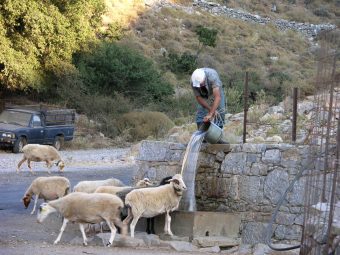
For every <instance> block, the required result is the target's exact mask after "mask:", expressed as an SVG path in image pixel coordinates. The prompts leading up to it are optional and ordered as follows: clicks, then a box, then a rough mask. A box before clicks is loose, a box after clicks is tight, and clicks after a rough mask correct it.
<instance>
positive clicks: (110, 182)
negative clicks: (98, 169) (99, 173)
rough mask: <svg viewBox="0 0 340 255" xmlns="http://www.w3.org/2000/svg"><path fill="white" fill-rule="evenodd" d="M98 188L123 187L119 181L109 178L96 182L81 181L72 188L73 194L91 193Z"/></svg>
mask: <svg viewBox="0 0 340 255" xmlns="http://www.w3.org/2000/svg"><path fill="white" fill-rule="evenodd" d="M100 186H117V187H122V186H125V185H124V183H122V182H121V181H120V180H118V179H115V178H110V179H106V180H96V181H81V182H78V184H77V185H76V186H74V188H73V191H74V192H85V193H93V192H95V191H96V189H97V188H98V187H100Z"/></svg>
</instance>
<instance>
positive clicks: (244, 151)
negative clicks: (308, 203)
mask: <svg viewBox="0 0 340 255" xmlns="http://www.w3.org/2000/svg"><path fill="white" fill-rule="evenodd" d="M185 149H186V146H185V145H183V144H177V143H167V142H156V141H143V142H142V143H141V144H140V148H139V154H138V156H137V158H136V159H137V163H138V166H139V170H138V174H137V175H136V176H135V178H136V180H137V179H139V178H142V177H149V178H151V179H153V180H160V179H162V178H163V177H165V176H169V175H173V174H175V173H180V172H181V165H182V160H183V156H184V152H185ZM307 155H308V149H307V147H303V146H294V145H288V144H243V145H242V144H240V145H231V146H229V145H209V144H203V145H202V148H201V152H200V155H199V165H198V169H197V174H196V185H195V187H196V201H197V208H198V210H200V211H221V212H229V213H230V212H231V213H237V214H240V215H241V216H242V221H241V222H242V223H241V225H240V237H241V238H242V242H243V243H246V244H255V243H264V242H265V236H266V234H265V233H266V228H267V225H268V222H269V221H270V218H271V215H272V212H273V211H274V209H275V207H276V205H277V202H278V200H279V199H280V197H281V195H282V194H283V193H284V192H285V191H286V189H287V187H288V186H289V184H290V182H291V181H292V180H293V179H294V178H295V176H296V174H297V172H298V171H299V170H300V169H301V168H306V165H307ZM305 179H306V177H304V176H303V177H301V178H300V180H299V181H298V182H296V184H295V185H294V188H293V191H292V192H291V193H288V196H287V198H288V201H287V203H284V204H283V206H281V207H280V210H279V213H278V216H277V219H276V222H275V225H274V227H273V229H274V234H273V238H274V239H276V240H280V241H299V240H300V237H301V231H302V224H303V196H304V183H305V181H306V180H305Z"/></svg>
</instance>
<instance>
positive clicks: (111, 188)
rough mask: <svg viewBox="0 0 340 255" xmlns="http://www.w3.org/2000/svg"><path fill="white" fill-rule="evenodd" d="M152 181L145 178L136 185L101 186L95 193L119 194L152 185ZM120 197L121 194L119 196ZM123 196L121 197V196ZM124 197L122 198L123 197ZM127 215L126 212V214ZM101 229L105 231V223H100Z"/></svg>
mask: <svg viewBox="0 0 340 255" xmlns="http://www.w3.org/2000/svg"><path fill="white" fill-rule="evenodd" d="M151 185H152V183H151V181H150V179H149V178H144V179H143V180H139V181H138V182H137V184H136V187H131V186H123V187H116V186H100V187H98V188H97V189H96V191H95V193H108V194H112V195H117V193H120V192H124V191H129V192H130V191H131V190H133V189H135V188H145V187H149V186H151ZM118 197H120V196H118ZM120 198H121V197H120ZM121 199H122V198H121ZM125 215H126V214H125ZM100 230H101V232H103V225H102V223H100Z"/></svg>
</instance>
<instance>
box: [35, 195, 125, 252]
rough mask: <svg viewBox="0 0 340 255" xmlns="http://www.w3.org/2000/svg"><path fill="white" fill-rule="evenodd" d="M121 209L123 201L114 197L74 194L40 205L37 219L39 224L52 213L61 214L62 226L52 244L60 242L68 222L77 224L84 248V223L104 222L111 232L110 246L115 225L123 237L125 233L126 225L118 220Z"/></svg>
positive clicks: (85, 240)
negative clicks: (120, 230) (62, 218)
mask: <svg viewBox="0 0 340 255" xmlns="http://www.w3.org/2000/svg"><path fill="white" fill-rule="evenodd" d="M123 207H124V203H123V201H122V200H121V199H120V198H119V197H117V196H115V195H111V194H103V193H91V194H89V193H84V192H75V193H70V194H69V195H67V196H65V197H62V198H60V199H57V200H54V201H51V202H48V203H43V204H41V205H40V208H39V213H38V217H37V219H38V222H39V223H42V222H43V221H44V220H45V219H46V217H47V216H48V215H49V214H50V213H52V212H59V213H61V214H62V216H63V217H64V221H63V225H62V227H61V229H60V232H59V235H58V237H57V239H56V240H55V241H54V244H57V243H58V242H59V241H60V239H61V235H62V234H63V232H64V230H65V228H66V225H67V223H68V222H69V221H71V222H77V223H79V228H80V231H81V233H82V236H83V244H84V245H85V246H86V245H87V238H86V234H85V230H84V225H85V224H86V223H100V222H102V221H105V222H106V223H107V225H108V226H109V228H110V230H111V236H110V240H109V242H108V243H107V246H111V244H112V242H113V240H114V237H115V235H116V231H117V229H116V227H115V225H117V226H118V227H120V228H121V229H122V234H123V235H126V233H127V225H124V224H123V222H122V221H121V219H120V212H121V209H122V208H123Z"/></svg>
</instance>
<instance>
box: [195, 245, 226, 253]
mask: <svg viewBox="0 0 340 255" xmlns="http://www.w3.org/2000/svg"><path fill="white" fill-rule="evenodd" d="M198 251H200V252H209V253H219V252H220V251H221V249H220V247H219V246H213V247H207V248H200V249H199V250H198Z"/></svg>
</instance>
